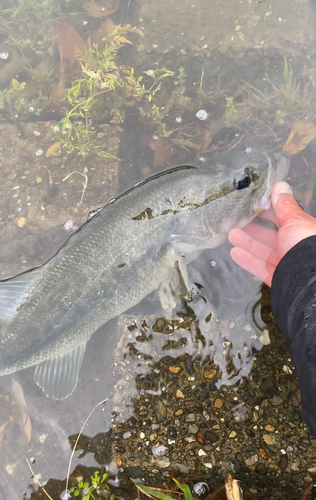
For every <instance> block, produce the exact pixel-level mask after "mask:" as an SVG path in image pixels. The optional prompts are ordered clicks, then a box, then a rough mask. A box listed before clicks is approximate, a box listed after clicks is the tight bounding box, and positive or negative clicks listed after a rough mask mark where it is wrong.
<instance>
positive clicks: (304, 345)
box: [271, 236, 316, 436]
mask: <svg viewBox="0 0 316 500" xmlns="http://www.w3.org/2000/svg"><path fill="white" fill-rule="evenodd" d="M271 306H272V311H273V314H274V317H275V320H276V322H277V324H278V326H279V328H280V329H281V332H282V333H283V335H284V337H285V338H286V339H287V341H288V342H289V344H290V348H291V353H292V358H293V361H294V364H295V367H296V370H297V374H298V378H299V383H300V389H301V399H302V409H303V416H304V420H305V422H306V423H307V425H308V426H309V428H310V430H311V431H312V433H313V434H314V435H315V436H316V236H311V237H309V238H306V239H304V240H302V241H301V242H300V243H298V244H297V245H295V246H294V247H293V248H292V249H291V250H290V251H289V252H287V253H286V254H285V256H284V257H283V258H282V259H281V261H280V263H279V264H278V266H277V268H276V270H275V273H274V276H273V280H272V287H271Z"/></svg>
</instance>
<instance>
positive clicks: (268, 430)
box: [264, 424, 275, 432]
mask: <svg viewBox="0 0 316 500" xmlns="http://www.w3.org/2000/svg"><path fill="white" fill-rule="evenodd" d="M264 429H265V430H266V431H267V432H275V427H273V425H270V424H267V425H265V427H264Z"/></svg>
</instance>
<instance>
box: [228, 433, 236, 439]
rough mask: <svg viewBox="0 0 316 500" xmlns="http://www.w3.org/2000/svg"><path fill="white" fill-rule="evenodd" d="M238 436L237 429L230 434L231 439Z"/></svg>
mask: <svg viewBox="0 0 316 500" xmlns="http://www.w3.org/2000/svg"><path fill="white" fill-rule="evenodd" d="M236 436H237V432H236V431H231V433H230V434H229V436H228V437H229V438H230V439H233V438H235V437H236Z"/></svg>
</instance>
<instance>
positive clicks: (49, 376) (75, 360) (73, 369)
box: [34, 342, 86, 399]
mask: <svg viewBox="0 0 316 500" xmlns="http://www.w3.org/2000/svg"><path fill="white" fill-rule="evenodd" d="M85 349H86V342H84V343H82V344H80V345H79V346H77V347H76V348H75V349H73V350H72V351H70V352H68V353H67V354H62V355H61V356H56V357H55V358H52V359H47V360H46V361H43V363H40V364H39V365H37V366H36V368H35V372H34V381H35V382H36V383H37V385H39V386H40V387H41V388H42V389H43V392H44V394H45V396H47V397H49V398H52V399H66V398H67V397H68V396H70V394H72V393H73V391H74V390H75V388H76V385H77V382H78V378H79V371H80V367H81V364H82V360H83V357H84V353H85Z"/></svg>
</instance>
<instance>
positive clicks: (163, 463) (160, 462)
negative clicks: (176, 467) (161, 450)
mask: <svg viewBox="0 0 316 500" xmlns="http://www.w3.org/2000/svg"><path fill="white" fill-rule="evenodd" d="M156 465H158V467H160V468H161V469H167V467H169V465H170V460H169V458H168V457H163V458H162V459H161V460H157V462H156Z"/></svg>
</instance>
